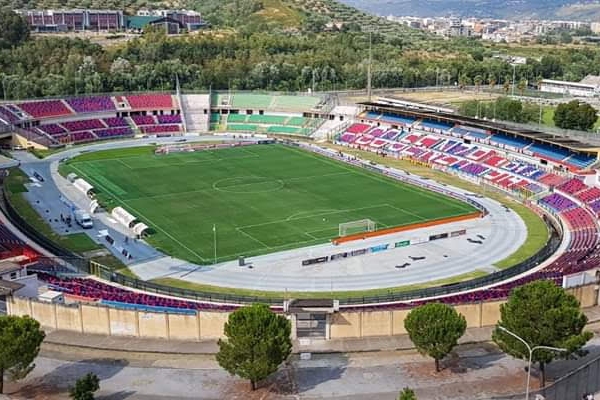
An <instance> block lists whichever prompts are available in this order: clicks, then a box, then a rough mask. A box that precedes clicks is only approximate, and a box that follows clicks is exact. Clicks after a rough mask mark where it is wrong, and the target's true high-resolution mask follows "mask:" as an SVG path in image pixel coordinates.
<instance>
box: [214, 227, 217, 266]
mask: <svg viewBox="0 0 600 400" xmlns="http://www.w3.org/2000/svg"><path fill="white" fill-rule="evenodd" d="M213 247H214V249H215V262H214V263H215V264H216V263H217V225H216V224H213Z"/></svg>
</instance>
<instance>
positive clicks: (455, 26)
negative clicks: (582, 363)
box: [444, 18, 475, 37]
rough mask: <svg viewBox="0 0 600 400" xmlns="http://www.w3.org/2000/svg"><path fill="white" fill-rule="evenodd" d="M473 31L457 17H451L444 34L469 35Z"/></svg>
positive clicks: (452, 35) (449, 35)
mask: <svg viewBox="0 0 600 400" xmlns="http://www.w3.org/2000/svg"><path fill="white" fill-rule="evenodd" d="M474 33H475V32H473V29H472V28H471V27H469V26H467V25H465V24H463V23H462V21H461V20H460V19H459V18H452V19H451V20H450V25H449V26H448V28H447V29H446V31H445V33H444V35H445V36H448V37H471V36H473V35H474Z"/></svg>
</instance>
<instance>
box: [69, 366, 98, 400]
mask: <svg viewBox="0 0 600 400" xmlns="http://www.w3.org/2000/svg"><path fill="white" fill-rule="evenodd" d="M98 389H100V379H98V376H97V375H96V374H93V373H91V372H90V373H88V374H86V375H84V376H82V377H81V378H79V379H77V382H75V386H74V387H72V388H71V389H69V397H71V398H72V399H73V400H94V392H95V391H97V390H98Z"/></svg>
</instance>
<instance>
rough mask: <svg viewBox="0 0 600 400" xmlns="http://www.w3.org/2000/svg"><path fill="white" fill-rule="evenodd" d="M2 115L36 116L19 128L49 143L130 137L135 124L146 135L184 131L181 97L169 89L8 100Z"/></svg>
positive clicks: (19, 119)
mask: <svg viewBox="0 0 600 400" xmlns="http://www.w3.org/2000/svg"><path fill="white" fill-rule="evenodd" d="M117 110H118V111H119V112H123V113H124V115H127V113H128V112H132V113H136V114H142V113H143V114H146V113H147V115H135V116H132V117H131V119H130V118H129V117H121V116H119V117H118V116H117ZM142 110H143V111H142ZM94 114H95V115H96V118H94ZM153 114H155V115H153ZM0 119H1V120H3V121H4V120H6V121H7V122H9V123H12V124H19V123H21V122H23V121H31V120H33V124H31V126H27V127H26V128H19V127H17V130H16V132H17V134H19V135H21V136H23V137H25V138H26V139H27V140H28V141H31V142H35V143H37V144H40V145H42V146H46V147H55V146H60V145H62V144H70V143H83V142H90V141H94V140H104V139H113V138H119V137H131V136H133V135H134V130H133V129H132V128H137V129H138V130H139V132H140V133H142V134H147V135H173V134H178V133H180V132H182V131H183V129H182V126H183V121H182V119H181V115H180V114H179V107H178V105H177V101H176V100H175V99H174V97H173V96H172V95H171V94H165V93H158V94H154V93H152V94H140V95H129V96H112V97H111V96H87V97H77V98H75V97H74V98H68V99H65V100H42V101H30V102H24V103H17V104H4V105H1V106H0Z"/></svg>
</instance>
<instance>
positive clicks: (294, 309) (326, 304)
mask: <svg viewBox="0 0 600 400" xmlns="http://www.w3.org/2000/svg"><path fill="white" fill-rule="evenodd" d="M284 310H285V312H286V314H288V315H289V316H290V317H291V320H292V338H294V339H302V338H311V339H329V337H330V334H329V333H330V330H329V326H330V315H331V314H333V313H334V312H336V311H339V302H338V301H337V300H329V299H325V300H312V299H306V300H302V299H299V300H287V301H286V302H285V303H284Z"/></svg>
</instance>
